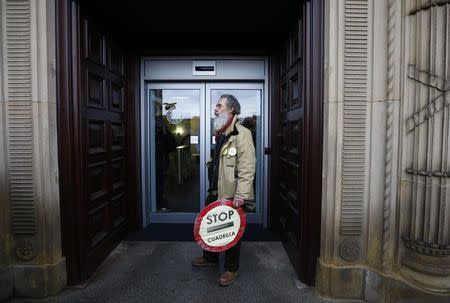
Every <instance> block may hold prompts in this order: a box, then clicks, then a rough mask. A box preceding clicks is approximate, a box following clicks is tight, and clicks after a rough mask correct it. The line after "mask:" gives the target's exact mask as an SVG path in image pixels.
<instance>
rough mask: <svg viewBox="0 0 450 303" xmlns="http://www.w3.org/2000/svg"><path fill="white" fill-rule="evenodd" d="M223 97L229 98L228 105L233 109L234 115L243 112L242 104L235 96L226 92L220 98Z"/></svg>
mask: <svg viewBox="0 0 450 303" xmlns="http://www.w3.org/2000/svg"><path fill="white" fill-rule="evenodd" d="M222 98H224V99H226V100H227V101H226V104H227V107H228V108H232V109H233V115H239V114H240V113H241V105H240V104H239V101H238V100H237V99H236V97H235V96H233V95H229V94H224V95H222V96H220V99H222Z"/></svg>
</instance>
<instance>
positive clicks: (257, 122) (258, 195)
mask: <svg viewBox="0 0 450 303" xmlns="http://www.w3.org/2000/svg"><path fill="white" fill-rule="evenodd" d="M263 89H264V85H263V84H262V83H261V84H258V83H208V84H206V103H207V106H208V119H207V124H208V125H207V134H206V135H207V138H209V139H208V140H206V141H207V142H206V150H207V157H208V158H210V157H211V156H212V152H213V150H214V145H215V143H216V141H215V136H214V130H213V125H214V118H215V115H214V109H215V106H216V104H217V101H218V100H219V99H220V96H222V95H225V94H228V95H233V96H234V97H236V99H237V100H238V102H239V104H240V105H241V113H240V115H239V122H240V123H241V124H242V125H243V126H245V127H246V128H248V129H249V130H250V131H251V133H252V137H253V143H254V144H255V152H256V174H255V180H254V182H253V188H254V191H255V202H256V208H255V209H254V210H251V211H250V212H249V210H247V213H246V217H247V220H248V221H249V223H262V218H263V210H264V203H262V201H263V199H262V196H263V195H262V191H261V185H262V178H261V176H262V174H261V172H262V160H263V148H262V142H263V110H262V100H263V99H262V98H263V96H264V95H263Z"/></svg>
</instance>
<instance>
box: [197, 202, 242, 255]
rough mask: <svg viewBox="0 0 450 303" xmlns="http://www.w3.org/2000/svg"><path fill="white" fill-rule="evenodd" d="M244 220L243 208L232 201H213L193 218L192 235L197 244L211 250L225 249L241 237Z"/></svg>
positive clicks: (219, 250)
mask: <svg viewBox="0 0 450 303" xmlns="http://www.w3.org/2000/svg"><path fill="white" fill-rule="evenodd" d="M245 226H246V222H245V213H244V210H243V209H242V208H241V207H239V208H237V209H236V208H234V207H233V202H232V201H225V202H222V201H215V202H213V203H211V204H209V205H208V206H206V207H205V208H203V209H202V211H201V212H200V213H199V214H198V216H197V218H196V219H195V225H194V237H195V241H197V243H198V245H200V246H201V247H202V248H203V249H205V250H208V251H212V252H221V251H225V250H227V249H229V248H231V247H233V246H234V245H236V243H237V242H238V241H239V240H240V239H241V237H242V235H243V234H244V230H245Z"/></svg>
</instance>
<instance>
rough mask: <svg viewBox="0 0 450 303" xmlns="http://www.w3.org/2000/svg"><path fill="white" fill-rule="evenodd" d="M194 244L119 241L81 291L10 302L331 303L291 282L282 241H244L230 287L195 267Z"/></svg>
mask: <svg viewBox="0 0 450 303" xmlns="http://www.w3.org/2000/svg"><path fill="white" fill-rule="evenodd" d="M200 253H201V250H200V248H199V247H198V246H197V244H196V243H194V242H146V241H125V242H122V243H121V244H120V245H119V246H118V247H117V248H116V249H115V250H114V251H113V253H112V254H111V255H110V256H109V257H108V258H107V259H106V260H105V262H104V263H103V264H102V265H101V266H100V267H99V269H98V270H97V272H96V273H95V274H94V276H93V278H92V279H91V280H90V281H89V283H88V285H87V286H86V287H84V288H74V287H72V288H66V289H65V290H64V291H63V292H61V293H60V294H59V295H58V296H55V297H49V298H46V299H41V300H36V299H34V300H31V299H20V298H15V299H14V300H12V301H11V302H102V303H104V302H155V303H157V302H190V303H192V302H202V303H204V302H216V303H220V302H227V303H231V302H246V303H251V302H258V303H262V302H277V303H288V302H330V301H329V300H324V299H321V298H320V297H318V295H317V293H316V291H315V289H314V288H311V287H307V286H305V285H302V284H301V283H299V282H298V281H296V279H295V274H294V270H293V268H292V266H291V264H290V263H289V260H288V257H287V255H286V253H285V251H284V249H283V247H282V245H281V243H280V242H244V243H243V244H242V249H241V268H240V273H239V276H238V278H237V280H236V281H235V283H234V284H232V285H230V286H228V287H221V286H220V285H219V284H218V283H217V279H218V277H219V275H220V272H221V268H223V254H221V257H220V264H219V266H218V267H210V268H194V267H192V266H191V263H190V260H191V258H192V257H193V256H197V255H199V254H200Z"/></svg>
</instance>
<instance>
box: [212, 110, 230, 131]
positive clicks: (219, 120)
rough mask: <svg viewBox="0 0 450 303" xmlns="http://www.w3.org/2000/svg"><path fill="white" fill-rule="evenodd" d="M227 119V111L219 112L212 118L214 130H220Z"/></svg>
mask: <svg viewBox="0 0 450 303" xmlns="http://www.w3.org/2000/svg"><path fill="white" fill-rule="evenodd" d="M227 121H228V113H226V112H223V113H220V114H219V115H218V116H216V118H215V119H214V130H215V131H218V130H220V129H221V128H222V127H223V126H224V125H225V123H227Z"/></svg>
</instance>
